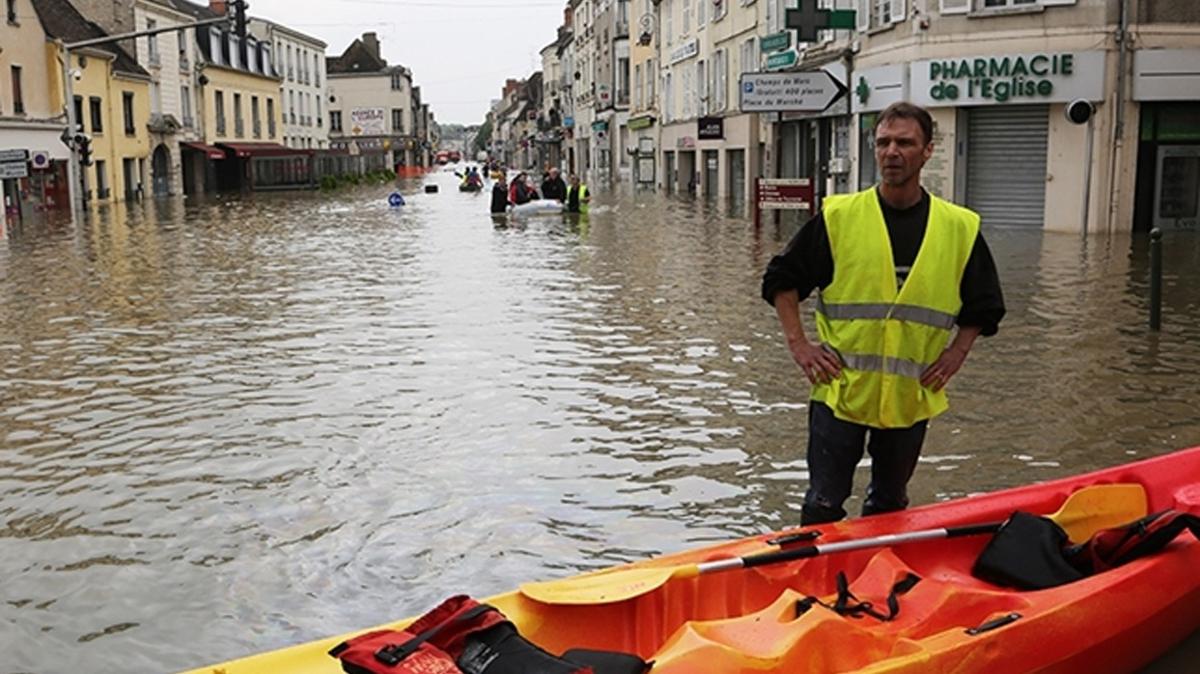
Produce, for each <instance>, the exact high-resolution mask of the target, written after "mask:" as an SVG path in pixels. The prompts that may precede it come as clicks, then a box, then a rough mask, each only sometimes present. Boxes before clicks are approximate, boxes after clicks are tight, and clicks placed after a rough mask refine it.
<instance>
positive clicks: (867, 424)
mask: <svg viewBox="0 0 1200 674" xmlns="http://www.w3.org/2000/svg"><path fill="white" fill-rule="evenodd" d="M932 141H933V119H932V117H930V115H929V113H928V112H927V111H926V110H925V109H923V108H921V107H919V106H916V105H913V104H911V103H894V104H892V105H890V106H888V107H887V108H886V109H885V110H884V111H883V112H881V113H880V114H879V117H878V120H877V122H876V125H875V161H876V163H877V165H878V166H879V171H880V175H881V177H882V180H881V182H880V183H879V184H878V185H877V186H872V187H870V188H868V189H866V190H863V191H862V192H858V193H856V194H848V195H838V196H830V197H827V198H826V199H825V201H824V203H823V204H822V210H821V213H819V214H818V215H816V216H814V217H813V218H812V219H811V220H809V221H808V222H807V223H805V225H804V226H803V227H802V228H801V229H800V231H799V232H797V233H796V236H795V237H793V238H792V240H791V242H790V243H789V244H788V246H787V248H786V249H785V250H784V251H783V253H782V254H780V255H778V256H776V257H775V258H773V259H772V260H771V262H770V263H769V264H768V265H767V270H766V273H765V274H764V275H763V288H762V293H763V298H764V299H766V300H767V301H768V302H770V303H772V304H773V305H774V306H775V312H776V315H777V316H778V318H779V323H780V325H781V326H782V328H783V333H784V336H785V337H786V339H787V346H788V350H789V351H790V352H791V356H792V359H793V360H794V361H795V362H796V364H797V365H799V366H800V368H801V369H802V370H803V371H804V374H805V375H806V376H807V377H808V379H809V381H810V382H812V403H811V405H810V406H809V414H808V424H809V428H808V430H809V433H808V453H807V462H808V471H809V488H808V492H807V493H806V494H805V497H804V506H803V510H802V512H801V523H802V524H816V523H820V522H830V521H835V520H839V519H842V518H843V517H845V516H846V511H845V509H844V508H843V504H844V503H845V501H846V499H847V498H849V496H850V493H851V490H852V489H853V481H854V469H855V466H857V465H858V462H859V461H860V460H861V459H862V456H863V450H864V444H865V445H866V450H867V451H868V452H869V453H870V455H871V483H870V485H869V486H868V487H867V497H866V500H865V502H864V503H863V514H864V515H870V514H874V513H880V512H888V511H892V510H902V509H904V508H906V507H907V506H908V481H909V478H911V477H912V474H913V471H914V469H915V468H916V465H917V459H918V457H919V456H920V453H921V444H922V443H923V442H924V439H925V428H926V426H927V424H928V421H929V419H931V418H933V417H935V416H937V415H938V414H941V413H942V412H944V411H946V408H947V401H946V392H945V386H946V384H947V382H949V381H950V378H951V377H953V376H954V374H955V373H956V372H958V370H959V368H960V367H962V364H963V361H964V360H965V359H966V357H967V353H968V352H969V351H970V349H971V346H972V344H973V343H974V342H975V339H976V337H978V336H979V335H981V334H982V335H985V336H988V335H993V334H995V333H996V330H997V327H998V325H999V323H1000V319H1001V318H1003V316H1004V297H1003V294H1002V293H1001V290H1000V280H999V276H998V275H997V273H996V265H995V262H994V261H993V260H992V255H991V252H990V251H989V250H988V247H987V244H986V243H985V242H984V240H983V236H982V235H981V234H980V232H979V216H978V215H977V214H975V213H974V212H972V211H970V210H968V209H966V208H962V207H961V206H956V205H954V204H952V203H950V202H948V201H944V200H942V199H940V198H938V197H936V196H933V195H931V194H929V193H928V192H926V191H925V190H924V189H923V188H922V187H921V168H922V167H923V166H924V165H925V162H926V161H928V160H929V157H930V155H931V154H932V152H933V142H932ZM813 290H816V291H817V296H816V301H815V307H814V309H815V314H816V326H817V336H818V338H819V341H818V342H815V343H814V342H810V341H809V340H808V338H807V337H806V336H805V333H804V327H803V325H802V324H801V321H800V310H799V304H800V302H801V301H802V300H803V299H805V298H807V297H808V295H809V294H810V293H812V291H813ZM956 327H957V330H955V328H956ZM868 436H869V438H870V439H869V441H868V440H867V438H868Z"/></svg>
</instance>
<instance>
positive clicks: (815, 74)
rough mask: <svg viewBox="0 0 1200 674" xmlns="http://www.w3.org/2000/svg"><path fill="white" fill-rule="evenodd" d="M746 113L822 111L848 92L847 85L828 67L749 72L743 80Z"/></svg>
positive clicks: (742, 107) (740, 102) (742, 101)
mask: <svg viewBox="0 0 1200 674" xmlns="http://www.w3.org/2000/svg"><path fill="white" fill-rule="evenodd" d="M738 90H739V92H740V96H739V100H738V108H739V109H740V110H741V111H742V112H789V111H801V112H820V111H821V110H824V109H825V108H828V107H829V106H830V105H832V104H833V102H834V101H836V100H837V99H839V98H841V97H842V96H843V95H844V94H845V93H846V86H845V85H844V84H842V83H841V82H840V81H838V79H837V78H836V77H834V76H833V75H831V74H830V73H828V72H826V71H824V70H813V71H809V72H793V73H745V74H743V75H742V77H741V80H740V81H739V86H738Z"/></svg>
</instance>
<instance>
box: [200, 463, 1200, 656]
mask: <svg viewBox="0 0 1200 674" xmlns="http://www.w3.org/2000/svg"><path fill="white" fill-rule="evenodd" d="M1106 484H1137V485H1141V486H1142V487H1143V488H1144V490H1145V494H1146V497H1147V502H1146V507H1147V508H1148V509H1149V511H1151V512H1156V511H1159V510H1164V509H1167V508H1174V509H1176V510H1179V511H1182V512H1191V513H1195V514H1200V447H1198V448H1194V449H1190V450H1185V451H1180V452H1175V453H1173V454H1169V455H1165V456H1161V457H1157V458H1153V459H1149V460H1145V461H1139V462H1137V463H1131V464H1128V465H1124V466H1118V467H1115V468H1110V469H1107V470H1101V471H1097V472H1094V473H1088V474H1085V475H1080V476H1076V477H1071V478H1066V479H1062V480H1056V481H1053V482H1046V483H1042V484H1036V485H1031V486H1027V487H1021V488H1017V489H1010V490H1006V491H1000V492H995V493H991V494H983V495H980V496H974V497H970V498H965V499H959V500H955V501H948V502H944V503H938V504H934V505H928V506H923V507H918V508H913V509H910V510H907V511H904V512H900V513H891V514H887V515H879V516H875V517H869V518H863V519H858V520H849V521H845V522H840V523H837V524H833V525H822V526H820V527H816V528H817V529H819V530H820V532H821V537H820V539H819V542H820V543H821V544H827V543H832V542H837V541H842V540H853V539H862V538H866V537H873V536H880V535H887V534H898V533H903V532H910V531H918V530H928V529H937V528H945V527H958V526H963V525H970V524H976V523H983V522H992V521H998V520H1004V519H1005V518H1007V517H1008V516H1009V515H1011V514H1012V513H1013V511H1016V510H1023V511H1027V512H1034V513H1046V514H1049V513H1053V512H1054V511H1055V510H1056V509H1058V508H1060V507H1061V506H1062V505H1063V503H1064V502H1065V501H1067V499H1068V498H1069V497H1070V496H1071V494H1072V493H1075V492H1077V491H1079V490H1081V489H1083V488H1085V487H1092V486H1095V485H1106ZM776 536H777V535H774V534H773V535H763V536H756V537H752V538H747V539H743V540H740V541H734V542H730V543H725V544H721V545H716V546H712V547H707V548H702V549H698V550H691V551H687V552H682V553H678V554H673V555H667V556H663V557H659V558H656V559H653V560H647V561H645V562H640V563H638V564H634V565H630V566H626V567H620V568H619V569H616V570H610V571H605V572H600V573H598V574H589V575H587V576H580V577H579V579H580V583H581V587H585V588H594V587H596V586H597V585H598V584H599V585H603V583H604V582H605V579H604V574H606V573H612V574H617V573H618V572H620V573H627V572H628V571H629V570H631V569H653V568H661V567H671V566H677V565H686V564H696V563H703V562H710V561H713V560H721V559H728V558H732V557H744V556H747V555H752V554H755V553H761V552H764V551H769V550H772V549H778V548H773V547H772V545H770V544H769V543H768V541H769V540H771V539H773V538H775V537H776ZM987 540H988V536H970V537H962V538H953V539H945V540H941V541H937V542H913V543H904V544H899V545H894V546H891V547H884V548H875V549H865V550H857V551H852V552H845V553H840V554H832V555H823V556H819V557H814V558H811V559H803V560H797V561H792V562H788V563H782V564H774V565H764V566H759V567H755V568H749V569H737V570H731V571H723V572H720V573H712V574H704V575H700V576H692V577H681V576H679V575H677V576H674V577H671V578H670V580H668V581H666V582H662V583H661V584H655V585H653V586H651V587H650V588H649V589H648V590H647V591H645V592H641V593H637V594H636V596H631V597H629V598H627V599H623V600H620V601H608V602H605V603H592V604H587V603H584V604H577V603H572V604H555V603H545V602H544V601H537V600H534V599H532V598H530V597H529V596H527V595H526V594H523V593H522V592H521V591H515V592H510V593H507V594H503V595H499V596H496V597H491V598H488V599H487V600H486V601H487V602H488V603H490V604H492V605H494V606H496V607H497V608H499V609H500V610H502V611H503V612H504V613H505V615H507V616H508V617H509V619H511V620H512V621H513V622H514V623H515V624H516V625H517V627H518V628H519V630H520V632H521V633H522V634H523V635H524V636H526V637H527V638H529V639H530V640H532V641H533V642H535V643H537V644H538V645H540V646H542V647H543V648H545V649H546V650H548V651H550V652H552V653H561V652H563V651H565V650H567V649H570V648H594V649H607V650H616V651H624V652H629V653H636V654H637V655H640V656H641V657H643V658H645V659H647V660H653V661H654V662H655V664H654V667H653V669H652V674H697V673H707V672H712V673H714V674H717V673H720V674H735V673H738V674H749V673H751V672H753V673H754V674H762V673H769V672H774V673H779V674H784V673H796V672H805V673H818V672H870V673H878V674H882V673H884V672H887V673H889V674H892V673H906V674H907V673H913V674H916V673H918V672H919V673H921V674H930V673H934V672H956V673H958V672H1056V673H1057V672H1080V673H1083V672H1088V673H1092V672H1132V671H1136V670H1137V669H1138V668H1140V667H1142V666H1144V665H1145V664H1147V663H1148V662H1150V661H1152V660H1154V659H1155V658H1156V657H1157V656H1159V655H1161V654H1162V653H1163V652H1164V651H1167V650H1168V649H1170V647H1171V646H1172V645H1174V644H1175V643H1177V642H1179V641H1180V640H1182V639H1183V638H1184V637H1186V636H1187V635H1188V634H1190V633H1191V632H1193V631H1195V630H1196V629H1198V628H1200V542H1197V541H1196V540H1194V539H1193V538H1192V537H1191V536H1189V535H1186V534H1185V535H1183V536H1180V537H1179V538H1177V539H1176V540H1175V541H1174V542H1173V543H1172V544H1170V545H1169V546H1168V547H1167V548H1166V549H1165V550H1163V551H1161V552H1159V553H1157V554H1154V555H1152V556H1149V557H1145V558H1142V559H1139V560H1136V561H1133V562H1131V563H1129V564H1126V565H1124V566H1121V567H1118V568H1116V569H1113V570H1110V571H1106V572H1104V573H1100V574H1097V575H1094V576H1091V577H1089V578H1085V579H1083V580H1080V581H1077V582H1074V583H1070V584H1067V585H1062V586H1059V587H1055V588H1051V589H1047V590H1038V591H1027V592H1022V591H1015V590H1010V589H1005V588H1001V587H998V586H995V585H991V584H989V583H986V582H984V581H982V580H979V579H977V578H975V577H973V576H972V575H971V567H972V565H973V563H974V561H975V559H976V557H977V556H978V555H979V553H980V551H981V550H982V549H983V547H984V545H985V544H986V543H987ZM839 572H843V573H844V574H845V575H846V577H847V578H848V579H849V589H850V590H851V592H853V594H854V595H856V596H857V597H858V598H859V599H862V600H869V601H872V602H875V603H876V605H877V606H882V605H884V604H885V601H884V600H885V598H886V597H887V596H888V594H889V591H890V590H891V589H892V587H893V585H894V584H895V583H896V582H897V580H899V579H901V578H904V577H906V576H907V575H908V574H910V573H911V574H916V575H917V576H919V577H920V578H921V580H920V582H918V583H917V584H916V585H915V586H913V587H912V589H911V590H910V591H908V592H907V593H905V594H904V595H903V596H901V597H900V598H899V602H900V608H901V610H900V612H899V614H898V615H897V616H896V618H895V619H894V620H892V621H889V622H883V621H880V620H876V619H874V618H871V617H860V618H851V617H846V616H843V615H839V614H838V613H836V612H834V611H831V610H827V609H824V608H821V607H815V608H813V609H811V610H808V611H805V612H803V613H799V614H798V612H797V610H796V606H797V602H798V601H800V600H802V599H804V598H805V597H808V596H816V597H821V598H824V599H826V600H827V601H828V600H831V599H832V598H833V596H834V595H835V594H836V579H837V576H838V573H839ZM614 577H615V576H614ZM558 582H559V583H560V584H563V583H565V584H567V586H568V587H569V586H570V583H571V582H573V579H568V580H565V581H558ZM544 598H545V597H543V599H544ZM407 622H408V621H406V620H402V621H399V622H396V623H391V624H389V625H387V626H388V627H401V626H403V625H405V624H406V623H407ZM981 626H987V627H990V629H983V630H979V629H974V630H973V629H972V628H980V627H981ZM349 636H352V635H338V636H334V637H330V638H328V639H323V640H319V641H314V642H311V643H308V644H302V645H298V646H293V647H290V648H285V649H281V650H278V651H274V652H270V653H264V654H260V655H253V656H250V657H247V658H243V659H239V660H233V661H230V662H226V663H222V664H219V665H214V666H209V667H202V668H200V669H196V670H193V672H194V673H195V674H216V673H221V674H251V673H255V674H258V673H262V672H272V673H274V674H335V673H337V672H340V671H341V668H340V666H339V664H338V662H337V661H336V660H334V659H333V658H330V657H329V656H328V655H327V654H326V652H327V651H328V650H329V649H330V648H332V647H333V646H334V645H336V644H338V643H340V642H341V641H344V640H345V639H346V638H348V637H349Z"/></svg>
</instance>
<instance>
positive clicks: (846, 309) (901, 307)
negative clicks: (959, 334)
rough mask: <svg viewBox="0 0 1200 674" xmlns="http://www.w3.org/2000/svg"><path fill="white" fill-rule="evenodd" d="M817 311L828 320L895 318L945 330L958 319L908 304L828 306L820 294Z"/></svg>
mask: <svg viewBox="0 0 1200 674" xmlns="http://www.w3.org/2000/svg"><path fill="white" fill-rule="evenodd" d="M817 311H819V312H820V313H822V314H825V316H826V317H827V318H833V319H838V320H851V319H855V318H869V319H882V318H894V319H896V320H900V321H912V322H914V323H924V324H925V325H932V326H933V327H935V328H941V329H943V330H949V329H951V328H953V327H954V320H955V319H956V318H957V316H955V315H954V314H949V313H946V312H944V311H938V310H937V309H929V308H927V307H915V306H912V305H908V304H826V303H825V300H824V299H823V298H822V297H821V294H820V293H818V294H817Z"/></svg>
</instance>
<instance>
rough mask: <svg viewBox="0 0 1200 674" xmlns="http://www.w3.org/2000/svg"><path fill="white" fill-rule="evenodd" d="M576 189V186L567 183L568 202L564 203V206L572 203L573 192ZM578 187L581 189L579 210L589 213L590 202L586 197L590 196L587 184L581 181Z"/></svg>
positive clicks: (581, 212)
mask: <svg viewBox="0 0 1200 674" xmlns="http://www.w3.org/2000/svg"><path fill="white" fill-rule="evenodd" d="M575 189H576V188H574V187H572V186H570V185H567V201H566V203H564V204H563V205H564V206H566V205H567V204H569V203H571V194H572V193H573V192H574V191H575ZM578 189H579V212H580V214H583V213H587V212H588V204H587V202H586V201H584V199H587V198H588V188H587V185H584V184H583V183H580V184H579V188H578Z"/></svg>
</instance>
